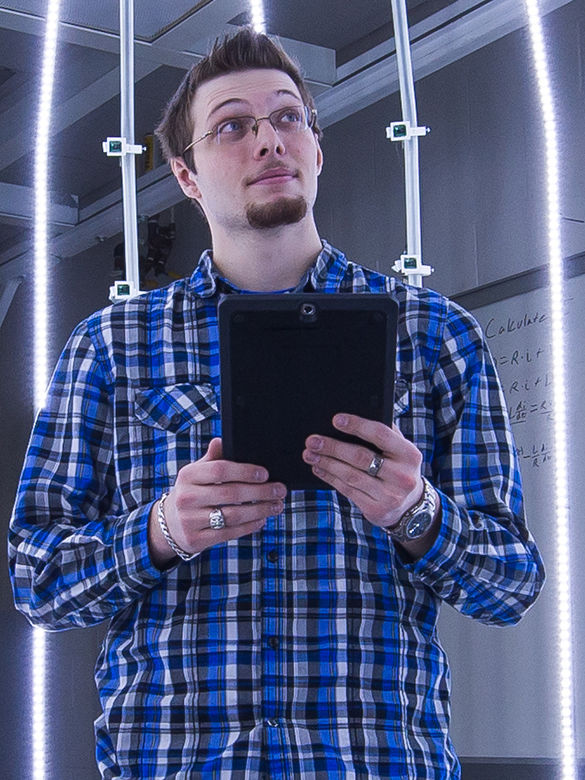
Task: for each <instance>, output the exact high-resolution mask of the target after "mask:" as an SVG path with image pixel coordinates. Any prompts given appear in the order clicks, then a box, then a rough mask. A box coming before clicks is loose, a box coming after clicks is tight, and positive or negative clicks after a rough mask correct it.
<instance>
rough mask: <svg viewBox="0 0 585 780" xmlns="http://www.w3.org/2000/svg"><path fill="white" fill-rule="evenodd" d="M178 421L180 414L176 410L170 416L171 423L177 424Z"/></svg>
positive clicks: (179, 420)
mask: <svg viewBox="0 0 585 780" xmlns="http://www.w3.org/2000/svg"><path fill="white" fill-rule="evenodd" d="M180 422H181V415H180V414H179V413H178V412H176V413H175V414H173V416H172V417H171V423H172V425H178V424H179V423H180Z"/></svg>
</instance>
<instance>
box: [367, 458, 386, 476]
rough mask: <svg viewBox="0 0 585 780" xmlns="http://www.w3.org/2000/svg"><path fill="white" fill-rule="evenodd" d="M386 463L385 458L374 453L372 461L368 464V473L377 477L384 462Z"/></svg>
mask: <svg viewBox="0 0 585 780" xmlns="http://www.w3.org/2000/svg"><path fill="white" fill-rule="evenodd" d="M383 463H384V458H381V457H380V456H379V455H374V457H373V458H372V462H371V463H370V465H369V466H368V474H369V475H370V476H371V477H377V476H378V472H379V471H380V469H381V468H382V464H383Z"/></svg>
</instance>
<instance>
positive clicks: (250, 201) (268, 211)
mask: <svg viewBox="0 0 585 780" xmlns="http://www.w3.org/2000/svg"><path fill="white" fill-rule="evenodd" d="M302 105H303V101H302V99H301V96H300V93H299V91H298V89H297V87H296V86H295V84H294V82H293V81H292V79H291V78H290V77H289V76H288V75H287V74H286V73H284V72H282V71H280V70H268V69H257V70H247V71H242V72H236V73H229V74H226V75H223V76H217V77H216V78H214V79H211V80H210V81H207V82H204V83H203V84H202V85H201V86H200V87H199V88H198V90H197V93H196V95H195V99H194V101H193V105H192V109H191V110H192V116H193V120H194V130H193V139H196V138H199V137H200V136H202V135H203V134H204V133H206V132H207V131H208V130H211V129H213V128H215V127H216V126H217V125H218V123H220V122H224V121H225V120H227V119H230V118H231V117H237V116H244V115H247V116H253V117H265V116H267V115H268V114H270V113H272V112H273V111H276V110H277V109H280V108H285V107H288V106H302ZM193 157H194V162H195V169H196V173H193V172H192V171H188V170H186V169H185V168H183V169H182V170H180V171H179V172H178V171H177V167H176V165H175V166H173V170H174V171H175V174H176V175H177V178H178V179H179V183H180V184H181V186H182V188H183V190H184V191H185V193H186V194H187V195H188V196H189V197H194V198H196V200H197V201H198V202H199V203H200V205H201V206H202V208H203V211H204V212H205V215H206V217H207V219H208V221H209V225H210V228H211V231H212V234H213V231H214V227H215V226H223V228H227V229H233V228H236V227H240V228H241V227H243V226H246V227H250V226H251V227H254V228H259V229H261V228H270V227H278V226H280V225H283V224H292V223H295V222H299V221H301V220H302V219H303V218H304V216H305V214H310V213H311V212H312V208H313V204H314V202H315V198H316V195H317V177H318V175H319V173H320V171H321V165H322V153H321V148H320V146H319V143H318V141H317V139H316V137H315V134H314V133H313V131H312V130H310V129H306V130H304V131H300V132H296V133H282V134H280V133H278V132H277V131H276V130H275V129H274V128H273V127H272V126H271V124H270V122H269V121H268V120H262V121H261V122H260V123H259V124H258V132H257V135H254V133H253V132H249V133H248V134H247V136H246V137H245V138H243V139H242V140H241V141H238V142H237V143H231V144H230V143H226V144H223V143H222V144H218V143H217V140H216V137H215V136H214V135H211V136H208V137H207V138H205V139H203V140H202V141H200V142H199V143H197V144H196V145H195V146H194V147H193Z"/></svg>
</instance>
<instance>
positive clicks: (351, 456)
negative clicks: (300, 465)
mask: <svg viewBox="0 0 585 780" xmlns="http://www.w3.org/2000/svg"><path fill="white" fill-rule="evenodd" d="M306 445H307V449H306V450H304V451H303V460H304V461H305V463H309V464H313V463H319V461H320V460H321V459H322V458H323V457H327V458H335V459H337V460H341V461H343V462H345V463H349V464H351V465H352V466H354V467H355V468H356V469H358V470H360V471H363V472H365V473H367V471H368V469H369V467H370V466H371V465H372V460H373V458H374V455H375V453H374V452H372V450H371V449H368V448H367V447H362V446H360V445H359V444H349V443H348V442H343V441H339V440H338V439H331V438H329V437H328V436H316V435H312V436H309V437H308V438H307V441H306ZM382 467H383V466H382Z"/></svg>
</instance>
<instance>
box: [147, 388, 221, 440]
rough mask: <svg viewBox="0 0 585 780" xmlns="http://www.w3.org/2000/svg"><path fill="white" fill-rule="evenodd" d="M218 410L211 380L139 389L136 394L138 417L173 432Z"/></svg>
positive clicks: (151, 424) (185, 427) (152, 425)
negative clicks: (195, 383) (192, 383)
mask: <svg viewBox="0 0 585 780" xmlns="http://www.w3.org/2000/svg"><path fill="white" fill-rule="evenodd" d="M217 412H218V407H217V398H216V395H215V390H214V389H213V385H211V383H209V382H203V383H201V384H197V385H190V384H182V385H167V386H166V387H155V388H152V389H150V390H139V391H138V392H137V393H136V397H135V415H136V417H137V418H138V419H139V420H140V421H141V422H143V423H144V424H145V425H149V426H151V427H152V428H159V429H160V430H163V431H168V432H170V433H180V432H181V431H184V430H185V429H187V428H188V427H189V426H190V425H193V423H198V422H201V421H202V420H205V419H206V418H208V417H212V416H213V415H214V414H216V413H217Z"/></svg>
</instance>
